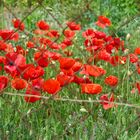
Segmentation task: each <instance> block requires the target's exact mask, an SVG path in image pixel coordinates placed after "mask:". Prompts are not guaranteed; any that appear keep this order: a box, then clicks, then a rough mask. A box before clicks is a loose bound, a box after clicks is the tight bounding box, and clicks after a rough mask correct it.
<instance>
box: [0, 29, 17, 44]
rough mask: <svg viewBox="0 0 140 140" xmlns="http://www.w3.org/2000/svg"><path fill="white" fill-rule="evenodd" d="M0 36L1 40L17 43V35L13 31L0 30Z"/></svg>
mask: <svg viewBox="0 0 140 140" xmlns="http://www.w3.org/2000/svg"><path fill="white" fill-rule="evenodd" d="M0 36H1V38H2V39H3V40H14V41H18V39H19V35H18V33H17V32H14V31H13V30H0Z"/></svg>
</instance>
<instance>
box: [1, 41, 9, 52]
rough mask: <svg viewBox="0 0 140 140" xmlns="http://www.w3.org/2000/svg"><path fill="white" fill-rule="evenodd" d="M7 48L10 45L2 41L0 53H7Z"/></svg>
mask: <svg viewBox="0 0 140 140" xmlns="http://www.w3.org/2000/svg"><path fill="white" fill-rule="evenodd" d="M7 47H8V45H7V44H6V43H5V42H4V41H3V40H0V51H6V48H7Z"/></svg>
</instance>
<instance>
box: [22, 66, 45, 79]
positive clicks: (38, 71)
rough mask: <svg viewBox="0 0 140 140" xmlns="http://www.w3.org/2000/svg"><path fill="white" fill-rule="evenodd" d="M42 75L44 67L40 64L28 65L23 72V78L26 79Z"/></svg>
mask: <svg viewBox="0 0 140 140" xmlns="http://www.w3.org/2000/svg"><path fill="white" fill-rule="evenodd" d="M43 75H44V69H43V68H42V67H40V66H34V65H31V66H28V67H27V68H26V69H25V70H24V73H23V78H24V79H26V80H29V79H31V80H33V79H36V78H39V77H41V76H43Z"/></svg>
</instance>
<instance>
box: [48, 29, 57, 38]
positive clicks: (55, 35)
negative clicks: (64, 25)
mask: <svg viewBox="0 0 140 140" xmlns="http://www.w3.org/2000/svg"><path fill="white" fill-rule="evenodd" d="M46 36H49V37H50V38H54V37H56V38H58V37H59V36H60V34H59V33H58V31H57V30H50V31H47V33H46Z"/></svg>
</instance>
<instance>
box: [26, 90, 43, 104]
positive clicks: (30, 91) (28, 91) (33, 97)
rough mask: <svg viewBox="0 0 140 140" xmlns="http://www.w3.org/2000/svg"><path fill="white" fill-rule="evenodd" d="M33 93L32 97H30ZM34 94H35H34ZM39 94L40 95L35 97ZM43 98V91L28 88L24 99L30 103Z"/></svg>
mask: <svg viewBox="0 0 140 140" xmlns="http://www.w3.org/2000/svg"><path fill="white" fill-rule="evenodd" d="M28 95H31V96H32V97H29V96H28ZM33 95H34V96H33ZM35 96H38V97H35ZM40 99H41V93H40V92H39V91H37V90H35V89H32V88H28V89H27V90H26V92H25V96H24V100H25V101H26V102H28V103H34V102H36V101H38V100H40Z"/></svg>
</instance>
